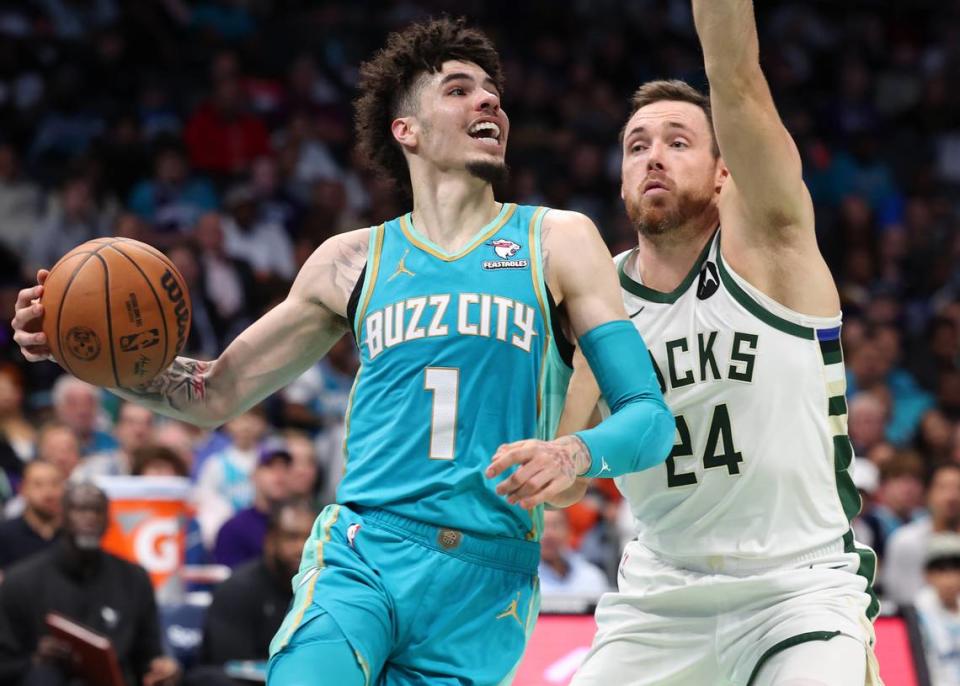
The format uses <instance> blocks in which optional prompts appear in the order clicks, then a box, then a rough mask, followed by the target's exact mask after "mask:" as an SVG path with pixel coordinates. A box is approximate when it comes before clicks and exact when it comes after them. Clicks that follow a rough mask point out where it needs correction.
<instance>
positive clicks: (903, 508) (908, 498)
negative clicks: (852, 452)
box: [870, 453, 924, 558]
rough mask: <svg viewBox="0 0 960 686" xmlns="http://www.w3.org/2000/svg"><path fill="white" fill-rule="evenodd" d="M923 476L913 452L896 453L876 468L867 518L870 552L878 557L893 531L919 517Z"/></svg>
mask: <svg viewBox="0 0 960 686" xmlns="http://www.w3.org/2000/svg"><path fill="white" fill-rule="evenodd" d="M923 474H924V467H923V461H922V460H921V459H920V458H919V457H918V456H917V455H916V454H914V453H901V454H898V455H896V456H894V457H893V458H892V459H891V460H889V461H888V462H885V463H884V464H882V465H880V488H879V490H878V492H877V496H876V500H875V503H874V506H873V508H872V509H871V511H870V517H871V519H872V520H873V528H874V530H875V534H876V540H875V541H874V546H875V548H874V549H875V550H876V551H877V555H879V556H880V557H881V558H883V557H884V556H885V554H886V552H885V551H886V545H887V541H889V540H890V536H892V535H893V532H894V531H896V530H897V529H899V528H900V527H901V526H903V525H904V524H909V523H910V522H912V521H913V520H915V519H917V518H918V517H921V516H922V515H923V509H922V507H923V493H924V489H923Z"/></svg>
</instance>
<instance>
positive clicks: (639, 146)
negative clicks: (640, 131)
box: [630, 143, 647, 152]
mask: <svg viewBox="0 0 960 686" xmlns="http://www.w3.org/2000/svg"><path fill="white" fill-rule="evenodd" d="M646 149H647V146H646V144H645V143H634V144H633V145H631V146H630V152H643V151H644V150H646Z"/></svg>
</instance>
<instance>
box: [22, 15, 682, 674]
mask: <svg viewBox="0 0 960 686" xmlns="http://www.w3.org/2000/svg"><path fill="white" fill-rule="evenodd" d="M502 80H503V77H502V74H501V69H500V63H499V59H498V57H497V55H496V52H495V51H494V49H493V46H492V45H491V44H490V42H489V41H488V39H487V38H486V37H485V36H483V35H482V34H481V33H479V32H477V31H474V30H471V29H468V28H466V27H465V26H464V25H463V24H462V22H454V21H450V20H440V21H436V22H432V23H428V24H423V25H417V26H413V27H411V28H409V29H408V30H406V31H404V32H403V33H400V34H394V35H392V36H391V37H390V39H389V40H388V43H387V46H386V48H385V49H384V50H382V51H381V52H380V53H378V54H377V55H376V57H374V59H373V60H371V61H370V62H368V63H367V64H365V65H364V66H363V68H362V72H361V83H360V92H361V97H360V99H359V100H358V103H357V130H358V136H359V142H360V144H361V146H362V149H363V150H364V151H365V152H366V154H367V155H368V156H370V157H372V158H373V160H374V161H375V162H377V163H378V164H379V166H381V167H382V168H383V169H384V170H386V171H388V172H390V173H391V174H393V176H394V177H395V178H396V180H397V181H399V182H400V183H402V184H404V185H406V186H407V187H408V189H409V190H410V191H411V192H412V197H413V211H412V212H410V213H408V214H406V215H404V216H402V217H399V218H397V219H394V220H391V221H388V222H386V223H385V224H382V225H380V226H377V227H373V228H367V229H361V230H359V231H353V232H350V233H345V234H341V235H338V236H335V237H333V238H331V239H330V240H328V241H327V242H326V243H324V244H323V245H322V246H321V247H320V248H319V249H318V250H317V251H316V252H315V253H314V254H313V255H312V256H311V257H310V258H309V260H308V261H307V262H306V264H305V265H304V266H303V268H302V269H301V271H300V273H299V275H298V276H297V278H296V281H295V283H294V284H293V287H292V289H291V292H290V294H289V296H288V297H287V298H286V300H285V301H284V302H283V303H281V304H280V305H279V306H277V307H276V308H275V309H273V310H271V311H270V312H269V313H267V314H266V315H264V317H263V318H261V319H260V320H259V321H257V322H256V323H254V324H253V325H252V326H251V327H250V328H249V329H247V330H246V331H244V332H243V333H242V334H241V335H240V336H239V337H238V338H237V339H236V340H235V341H234V342H233V343H232V344H231V345H230V346H229V347H228V348H227V349H226V350H225V351H224V352H223V354H222V355H221V356H220V357H219V358H217V359H216V360H213V361H212V362H199V361H196V360H189V359H184V358H178V359H177V360H176V361H175V363H174V364H173V366H172V367H171V368H170V369H168V370H167V371H166V372H164V373H163V374H162V375H160V376H159V377H158V378H157V379H155V380H154V381H152V382H151V383H150V384H148V385H147V386H146V387H143V388H140V389H136V390H130V389H123V390H116V392H117V393H118V394H119V395H121V396H122V397H125V398H129V399H132V400H135V401H138V402H141V403H143V404H145V405H147V406H148V407H151V408H153V409H155V410H157V411H158V412H161V413H164V414H168V415H170V416H173V417H176V418H179V419H182V420H185V421H190V422H194V423H197V424H200V425H205V426H218V425H220V424H223V423H224V422H225V421H227V420H228V419H229V418H230V417H233V416H235V415H237V414H239V413H240V412H242V411H244V410H245V409H247V408H249V407H250V406H252V405H254V404H255V403H257V402H259V401H260V400H262V399H263V398H264V397H266V396H267V395H269V394H270V393H272V392H274V391H275V390H277V389H278V388H280V387H282V386H284V385H285V384H287V383H289V382H290V381H292V380H293V379H294V378H296V377H297V376H298V375H300V374H301V373H303V372H304V371H305V370H306V369H308V368H309V367H310V366H311V365H312V364H314V362H315V361H316V360H317V358H319V357H320V356H322V355H323V354H324V353H325V352H326V351H327V350H328V349H329V348H330V347H331V346H332V345H333V343H334V342H335V341H336V340H337V339H339V338H340V337H341V336H342V335H343V334H344V333H346V332H347V331H349V332H351V333H352V334H353V335H354V336H355V338H356V340H357V343H358V346H359V351H360V356H361V361H362V365H361V368H360V371H359V373H358V375H357V380H356V382H355V385H354V388H353V392H352V395H351V403H350V408H349V409H348V412H347V418H346V421H347V436H346V441H345V446H346V453H347V456H346V460H347V461H346V472H345V474H344V476H343V481H342V483H341V484H340V488H339V490H338V498H337V499H338V503H339V504H337V505H332V506H330V507H328V508H327V509H326V510H324V512H323V513H322V514H321V515H320V517H319V518H318V520H317V522H316V525H315V527H314V531H313V535H312V537H311V538H310V540H308V541H307V543H306V545H305V547H304V552H303V560H302V564H301V568H300V571H299V573H298V575H297V576H296V577H295V579H294V581H293V585H294V589H295V597H294V601H293V603H292V606H291V609H290V612H289V615H288V616H287V618H286V620H285V621H284V623H283V625H282V626H281V628H280V630H279V632H278V633H277V635H276V638H275V640H274V642H273V645H272V647H271V655H272V658H271V662H270V669H269V683H271V684H276V685H277V686H287V685H291V684H317V685H320V684H336V685H337V686H360V685H362V684H385V685H388V686H393V685H401V684H431V685H434V686H436V685H443V684H472V685H474V686H479V685H485V686H496V685H497V684H506V683H509V682H510V680H511V675H512V673H513V671H514V669H515V668H516V665H517V664H518V661H519V660H520V657H521V654H522V652H523V648H524V645H525V642H526V639H527V635H528V633H529V631H530V630H531V629H532V627H533V624H534V621H535V618H536V615H537V608H538V590H537V578H536V568H537V561H538V557H539V550H538V548H539V546H538V544H537V540H538V537H539V531H540V523H541V519H542V515H541V512H542V510H541V505H542V503H543V502H545V501H547V500H549V501H551V502H552V503H553V504H557V505H563V504H564V503H565V502H566V501H567V500H568V499H569V494H570V493H573V492H576V491H577V490H578V482H577V478H578V475H583V476H595V475H598V474H603V475H608V476H616V475H618V474H622V473H625V472H628V471H635V470H638V469H643V468H645V467H648V466H651V465H655V464H659V463H661V462H662V461H663V459H665V457H666V455H667V453H668V452H669V450H670V445H671V444H672V442H673V435H674V423H673V418H672V416H671V415H670V414H669V412H668V411H667V409H666V407H665V405H664V404H663V399H662V396H661V394H660V390H659V388H658V386H657V383H656V379H655V377H654V374H653V370H652V366H651V364H650V361H649V356H648V355H646V354H645V353H644V354H640V355H638V354H636V350H637V349H642V348H643V341H642V339H641V338H640V336H639V335H638V334H637V332H636V331H635V330H634V328H633V327H632V326H631V325H630V323H629V322H628V321H626V317H625V316H624V310H623V304H622V302H621V301H620V294H619V289H618V287H617V277H616V273H615V271H614V269H613V265H612V263H611V262H610V256H609V253H608V252H607V249H606V247H605V245H604V244H603V242H602V241H601V239H600V237H599V235H598V233H597V231H596V229H595V227H594V226H593V225H592V223H591V222H590V221H589V220H588V219H587V218H585V217H583V216H582V215H579V214H575V213H570V212H562V211H557V210H547V209H545V208H535V207H520V206H517V205H514V204H511V203H499V202H497V201H496V200H495V198H494V195H493V190H492V186H491V182H492V181H493V180H495V179H496V178H497V177H498V176H501V175H502V174H503V173H504V170H505V167H504V152H505V149H506V143H507V138H508V134H509V128H510V124H509V120H508V119H507V116H506V114H505V113H504V112H503V110H502V109H501V108H500V93H501V87H502ZM43 278H44V275H43V274H41V278H40V281H41V283H42V280H43ZM41 288H42V286H37V287H33V288H30V289H26V290H24V291H23V292H21V294H20V298H19V299H18V303H17V312H16V315H15V318H14V327H15V328H16V334H15V335H16V340H17V342H18V343H19V344H20V345H21V348H22V349H23V352H24V354H25V355H26V356H27V358H28V359H32V360H35V359H42V358H44V357H46V355H48V353H49V350H48V349H47V348H46V341H45V340H44V339H43V336H42V334H38V333H31V332H35V331H37V324H38V320H39V318H40V317H41V316H42V312H41V307H40V306H39V305H38V304H36V303H34V300H35V299H36V298H37V297H38V296H39V295H40V292H41ZM564 330H566V331H569V332H571V333H572V335H574V336H576V337H578V339H579V342H580V346H581V348H582V349H583V351H584V353H585V355H586V357H587V359H589V360H590V364H591V368H592V369H593V371H594V373H595V374H596V375H597V378H599V379H600V385H601V387H602V389H603V392H604V394H605V397H606V398H607V400H608V402H609V404H610V406H611V407H612V408H613V414H612V416H611V417H610V419H609V420H608V421H606V422H604V423H602V424H600V425H599V426H598V427H596V428H595V429H592V430H589V431H585V432H582V433H580V434H578V435H577V436H566V437H562V438H560V439H558V440H553V441H548V440H546V439H549V438H551V437H552V436H553V434H554V431H555V429H556V423H557V421H558V414H559V409H560V404H561V402H562V399H563V397H564V391H565V386H566V380H567V377H568V375H569V368H568V367H567V363H566V362H564V360H563V357H564V349H565V348H569V346H568V344H566V343H565V334H564V333H563V331H564ZM627 351H629V352H627ZM567 353H569V349H568V350H567ZM527 439H529V440H527Z"/></svg>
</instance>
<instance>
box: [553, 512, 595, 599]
mask: <svg viewBox="0 0 960 686" xmlns="http://www.w3.org/2000/svg"><path fill="white" fill-rule="evenodd" d="M543 514H544V518H543V535H542V536H541V538H540V570H539V571H540V591H541V593H543V595H545V596H550V595H565V594H566V595H582V596H596V597H599V596H600V594H602V593H605V592H606V591H609V590H610V587H609V584H608V583H607V578H606V576H605V575H604V573H603V571H602V570H601V569H600V568H599V567H597V566H595V565H593V564H591V563H589V562H587V561H586V560H584V559H583V558H582V557H581V556H580V555H579V554H578V553H576V552H574V551H573V550H571V549H570V544H569V540H570V526H569V524H568V523H567V513H566V511H565V510H547V511H546V512H544V513H543Z"/></svg>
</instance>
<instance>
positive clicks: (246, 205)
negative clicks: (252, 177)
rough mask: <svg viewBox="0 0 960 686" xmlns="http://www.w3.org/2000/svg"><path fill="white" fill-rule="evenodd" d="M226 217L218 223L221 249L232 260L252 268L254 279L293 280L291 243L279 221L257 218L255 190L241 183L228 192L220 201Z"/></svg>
mask: <svg viewBox="0 0 960 686" xmlns="http://www.w3.org/2000/svg"><path fill="white" fill-rule="evenodd" d="M223 205H224V209H226V211H227V216H225V217H224V218H223V222H222V224H221V226H222V228H223V237H224V249H225V250H226V253H227V254H228V255H229V256H230V257H233V258H234V259H238V260H244V261H245V262H246V263H247V264H249V265H250V266H251V267H252V268H253V273H254V276H255V277H256V279H257V281H259V282H261V283H264V282H269V281H270V280H276V279H280V280H283V281H286V282H289V281H292V280H293V277H294V275H295V273H296V267H295V265H294V263H293V244H292V243H291V242H290V237H289V236H288V235H287V232H286V230H285V229H284V228H283V226H282V225H281V224H278V223H276V222H273V221H269V220H267V221H265V220H263V219H262V218H260V217H258V211H257V192H256V189H254V187H253V186H251V185H248V184H244V185H240V186H234V187H233V188H231V189H230V190H229V191H227V194H226V196H225V197H224V200H223Z"/></svg>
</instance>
